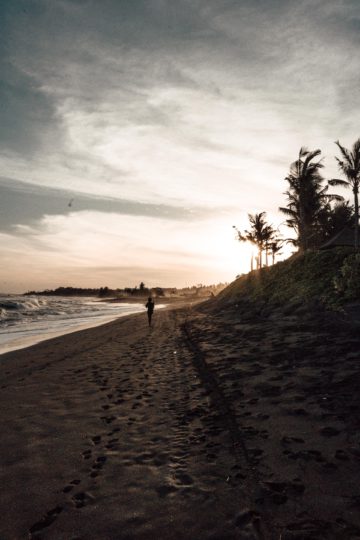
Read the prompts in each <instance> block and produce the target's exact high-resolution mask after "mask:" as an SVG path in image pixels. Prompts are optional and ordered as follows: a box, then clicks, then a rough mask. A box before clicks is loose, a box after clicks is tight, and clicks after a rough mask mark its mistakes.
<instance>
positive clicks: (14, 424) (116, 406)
mask: <svg viewBox="0 0 360 540" xmlns="http://www.w3.org/2000/svg"><path fill="white" fill-rule="evenodd" d="M185 317H186V312H185V311H176V310H168V311H164V312H158V313H156V321H155V325H154V328H153V329H151V330H149V329H148V328H147V326H146V321H145V318H144V316H133V317H129V318H126V319H120V320H118V321H115V322H113V323H110V324H108V325H106V326H103V327H98V328H94V329H91V330H87V331H83V332H81V333H76V334H72V335H68V336H65V337H63V338H56V339H55V340H51V341H49V342H45V343H43V344H39V345H36V346H34V347H32V348H30V349H27V350H23V351H19V352H17V353H10V354H9V355H6V356H4V357H3V358H2V362H1V372H2V388H1V389H2V393H1V410H2V433H1V435H2V436H1V441H0V453H1V456H2V462H3V464H4V466H3V468H2V470H1V478H0V482H1V485H2V494H1V500H0V514H1V516H2V519H1V525H0V537H1V539H2V540H10V539H11V540H12V539H22V538H30V539H37V538H44V539H64V540H70V539H73V540H75V539H77V540H80V539H84V540H87V539H89V540H90V539H99V540H100V539H101V540H107V539H109V540H110V539H117V540H120V539H121V540H122V539H134V538H136V539H155V538H156V539H171V538H174V539H194V538H198V539H201V538H204V539H205V538H209V539H213V540H215V538H217V539H220V538H221V539H231V538H244V539H249V540H250V539H257V538H272V537H275V536H273V534H272V533H270V532H269V526H270V529H271V522H270V521H269V520H270V517H269V515H267V512H266V511H265V510H264V512H262V513H258V512H256V511H255V510H254V507H253V506H250V505H251V504H252V503H251V501H252V500H253V499H254V492H255V491H256V489H257V487H256V485H257V479H256V475H255V473H254V472H251V467H250V465H251V464H249V459H248V456H247V455H246V452H245V453H244V448H242V447H241V444H239V440H237V438H236V436H234V433H231V427H232V426H231V419H230V420H229V419H228V418H225V416H226V413H227V410H226V406H224V405H223V404H222V396H221V394H219V393H218V391H217V389H216V385H215V386H214V384H213V382H214V381H213V380H212V379H211V377H210V378H209V377H208V376H207V375H206V373H202V371H201V368H202V366H201V365H200V364H199V355H198V354H197V351H196V350H194V349H193V344H192V343H189V342H188V340H187V339H186V334H184V331H183V330H182V324H183V323H184V320H185ZM189 345H190V348H189ZM198 370H200V371H198ZM199 374H200V375H201V376H199ZM229 422H230V424H229ZM233 427H234V426H233ZM235 431H236V430H235Z"/></svg>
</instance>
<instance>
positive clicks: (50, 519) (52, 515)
mask: <svg viewBox="0 0 360 540" xmlns="http://www.w3.org/2000/svg"><path fill="white" fill-rule="evenodd" d="M62 511H63V508H62V507H61V506H56V507H55V508H53V509H52V510H49V512H46V514H45V515H44V516H43V517H42V518H41V520H40V521H37V522H36V523H34V525H33V526H32V527H30V529H29V538H30V540H31V539H33V538H34V539H35V538H36V537H38V534H37V533H39V532H40V531H42V530H43V529H46V527H49V526H50V525H51V524H52V523H54V521H55V519H56V518H57V517H58V515H59V514H60V513H61V512H62ZM35 535H36V536H35Z"/></svg>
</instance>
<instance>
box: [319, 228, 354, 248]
mask: <svg viewBox="0 0 360 540" xmlns="http://www.w3.org/2000/svg"><path fill="white" fill-rule="evenodd" d="M354 245H355V234H354V229H352V228H351V227H345V228H344V229H343V230H342V231H340V232H339V233H337V234H335V236H333V237H332V238H330V240H328V241H327V242H325V244H323V245H322V246H320V249H331V248H335V247H354Z"/></svg>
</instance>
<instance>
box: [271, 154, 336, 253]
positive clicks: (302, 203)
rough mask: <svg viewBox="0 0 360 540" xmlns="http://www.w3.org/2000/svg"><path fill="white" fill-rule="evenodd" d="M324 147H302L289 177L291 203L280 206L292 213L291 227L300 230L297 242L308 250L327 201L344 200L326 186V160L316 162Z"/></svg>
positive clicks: (303, 248) (297, 231)
mask: <svg viewBox="0 0 360 540" xmlns="http://www.w3.org/2000/svg"><path fill="white" fill-rule="evenodd" d="M320 154H321V150H314V151H312V152H310V151H309V150H308V149H307V148H305V147H302V148H301V149H300V152H299V157H298V159H297V160H296V161H294V162H293V163H292V164H291V166H290V173H289V175H288V176H287V177H286V178H285V180H286V181H287V182H288V183H289V189H288V190H287V191H286V192H285V195H287V200H288V205H287V207H286V208H283V207H281V208H279V210H280V211H281V212H283V213H284V214H286V215H287V216H288V219H287V220H286V223H287V225H288V227H291V228H292V229H294V230H295V231H296V233H297V239H296V240H294V244H295V245H297V246H298V247H299V250H300V251H306V250H307V249H309V248H310V247H314V246H315V245H316V239H317V236H318V234H317V232H318V216H319V213H320V212H321V209H322V208H323V206H324V204H326V203H327V202H329V201H331V200H342V197H339V196H338V195H329V194H328V193H327V191H328V186H325V187H324V186H323V182H324V178H323V177H322V175H321V174H320V169H322V168H323V166H324V165H323V164H322V160H319V161H313V160H314V159H315V158H316V157H318V156H320Z"/></svg>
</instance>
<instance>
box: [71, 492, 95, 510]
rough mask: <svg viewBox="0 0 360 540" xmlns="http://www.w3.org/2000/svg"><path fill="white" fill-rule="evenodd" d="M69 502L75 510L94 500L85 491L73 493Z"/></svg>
mask: <svg viewBox="0 0 360 540" xmlns="http://www.w3.org/2000/svg"><path fill="white" fill-rule="evenodd" d="M71 500H72V502H73V504H74V506H75V507H76V508H83V506H86V505H87V504H89V503H91V502H92V501H93V500H94V497H93V496H92V495H90V494H89V493H86V492H85V491H81V492H79V493H75V495H74V496H73V497H71Z"/></svg>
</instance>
